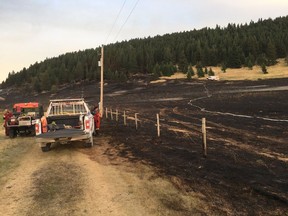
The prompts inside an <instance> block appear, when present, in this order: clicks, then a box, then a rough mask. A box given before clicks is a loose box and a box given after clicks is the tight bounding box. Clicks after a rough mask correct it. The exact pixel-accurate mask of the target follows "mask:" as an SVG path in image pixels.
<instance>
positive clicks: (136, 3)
mask: <svg viewBox="0 0 288 216" xmlns="http://www.w3.org/2000/svg"><path fill="white" fill-rule="evenodd" d="M139 1H140V0H137V1H136V2H135V4H134V6H133V8H132V10H131V11H130V13H129V15H128V16H127V18H126V20H125V22H124V23H123V24H122V26H121V28H120V29H119V31H118V33H117V34H116V37H115V38H114V40H113V41H116V39H117V38H118V36H119V34H120V32H121V31H122V29H123V27H124V26H125V24H126V23H127V21H128V20H129V18H130V16H131V14H132V13H133V11H134V10H135V8H136V6H137V5H138V3H139Z"/></svg>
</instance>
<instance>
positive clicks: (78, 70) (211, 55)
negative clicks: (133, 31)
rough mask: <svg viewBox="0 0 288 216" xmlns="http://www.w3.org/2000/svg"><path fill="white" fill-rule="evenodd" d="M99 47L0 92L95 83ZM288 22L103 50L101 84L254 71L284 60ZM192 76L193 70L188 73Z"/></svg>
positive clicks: (15, 75)
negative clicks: (205, 71) (216, 69)
mask: <svg viewBox="0 0 288 216" xmlns="http://www.w3.org/2000/svg"><path fill="white" fill-rule="evenodd" d="M100 49H101V48H100V47H97V48H92V49H87V50H84V51H77V52H72V53H66V54H63V55H60V56H58V57H53V58H47V59H45V60H44V61H42V62H40V63H38V62H36V63H35V64H33V65H30V67H29V68H23V69H22V70H21V71H19V72H14V71H12V72H10V73H9V75H8V78H7V79H6V80H5V81H3V82H2V84H1V87H2V88H5V87H11V86H19V87H21V88H25V89H27V90H32V91H36V92H41V91H49V90H57V88H58V87H59V86H60V85H63V84H67V83H71V82H79V81H83V80H100V68H99V66H98V61H99V60H100V53H101V52H100ZM287 53H288V16H285V17H278V18H276V19H274V20H273V19H266V20H262V19H259V20H258V21H257V22H253V21H251V22H250V23H249V24H247V23H246V24H239V25H236V24H228V25H227V27H223V28H221V27H220V26H218V25H216V27H215V28H203V29H200V30H196V29H194V30H191V31H185V32H179V33H172V34H165V35H162V36H159V35H158V36H155V37H147V38H142V39H141V38H136V39H132V40H129V41H122V42H117V43H114V44H108V45H106V46H105V54H104V56H105V58H104V60H105V61H104V71H105V73H104V79H107V80H126V79H129V77H130V76H131V75H133V74H138V73H142V74H152V75H154V76H155V77H158V76H161V75H171V74H173V73H174V72H175V71H181V72H184V73H192V74H194V71H191V66H192V65H193V66H195V65H196V68H197V73H196V74H198V72H199V71H200V70H199V71H198V68H207V67H209V66H220V67H221V68H222V70H225V69H226V68H240V67H249V68H251V69H252V68H253V66H254V65H260V66H262V67H265V66H270V65H274V64H276V63H277V59H278V58H286V59H288V57H287V56H288V54H287ZM192 70H193V69H192Z"/></svg>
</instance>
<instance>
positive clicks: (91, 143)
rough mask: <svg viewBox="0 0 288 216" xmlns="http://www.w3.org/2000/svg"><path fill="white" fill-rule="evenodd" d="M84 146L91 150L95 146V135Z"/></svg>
mask: <svg viewBox="0 0 288 216" xmlns="http://www.w3.org/2000/svg"><path fill="white" fill-rule="evenodd" d="M84 146H85V147H86V148H91V147H92V146H93V135H92V134H91V136H90V139H89V141H87V142H86V143H85V144H84Z"/></svg>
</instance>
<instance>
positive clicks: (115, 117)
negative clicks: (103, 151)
mask: <svg viewBox="0 0 288 216" xmlns="http://www.w3.org/2000/svg"><path fill="white" fill-rule="evenodd" d="M140 116H141V115H140ZM105 117H106V119H109V117H110V119H111V120H112V121H115V122H116V123H117V125H119V124H120V123H121V122H122V123H123V125H124V126H133V127H135V130H138V129H139V127H140V125H144V123H150V124H152V125H154V126H155V134H156V135H157V137H161V128H162V127H165V126H164V125H161V123H160V122H161V118H160V114H159V113H157V114H156V115H155V119H154V120H151V118H149V119H148V118H144V117H142V118H141V119H139V113H134V114H133V113H129V115H128V112H127V111H126V110H124V111H123V114H122V113H120V112H119V110H118V109H115V110H114V111H113V109H112V108H110V109H108V108H107V107H106V108H105ZM121 119H122V120H121ZM166 127H167V125H166ZM201 133H202V137H201V138H202V150H203V157H207V130H206V118H202V128H201Z"/></svg>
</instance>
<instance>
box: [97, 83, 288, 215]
mask: <svg viewBox="0 0 288 216" xmlns="http://www.w3.org/2000/svg"><path fill="white" fill-rule="evenodd" d="M287 83H288V80H287V79H280V80H269V81H268V80H266V81H264V80H263V81H254V82H253V81H241V82H240V81H239V82H224V81H221V82H213V81H212V82H208V81H201V82H182V81H177V80H176V81H167V82H165V83H160V84H159V83H158V84H153V85H152V84H149V85H140V86H139V85H138V84H137V85H136V84H128V85H127V84H126V85H123V86H121V87H119V85H117V86H116V85H115V86H113V88H111V90H110V91H109V90H108V92H106V93H107V97H106V104H105V105H106V106H107V107H108V119H106V118H105V115H104V119H103V129H102V130H103V133H105V134H106V133H109V134H110V135H111V137H113V138H112V140H111V145H112V146H113V148H116V149H117V150H118V156H121V157H126V158H129V159H130V160H131V161H142V162H145V163H148V164H151V165H153V166H155V167H157V168H158V170H159V174H160V175H165V176H168V177H169V178H171V181H173V182H174V183H175V185H176V186H177V187H179V189H182V190H184V191H194V192H196V193H199V194H201V195H202V196H203V200H204V201H206V202H208V203H209V208H211V209H212V212H214V213H215V214H220V215H222V214H224V215H225V214H233V215H235V214H236V215H242V214H243V215H247V214H249V215H250V214H251V215H255V214H268V215H283V214H284V215H285V214H287V212H288V211H287V210H288V181H287V179H288V174H287V170H288V146H287V144H288V138H287V136H288V113H287V110H288V103H287V101H288V88H287ZM110 87H112V85H111V86H110ZM110 109H112V110H114V112H115V110H116V109H118V110H119V113H121V112H122V114H123V111H124V110H125V111H126V114H127V115H130V116H132V117H133V116H134V113H138V118H139V120H140V123H139V125H138V127H139V128H138V130H135V123H134V122H133V120H131V121H129V122H128V123H127V124H128V126H124V125H123V120H122V119H121V118H122V116H121V117H119V121H118V122H117V121H116V120H115V116H114V119H113V120H111V116H110V113H109V110H110ZM156 113H159V114H160V124H161V136H160V137H157V132H156V126H155V124H156ZM114 114H115V113H114ZM203 117H205V118H206V121H207V144H208V155H207V158H204V157H203V155H202V134H201V118H203Z"/></svg>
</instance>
